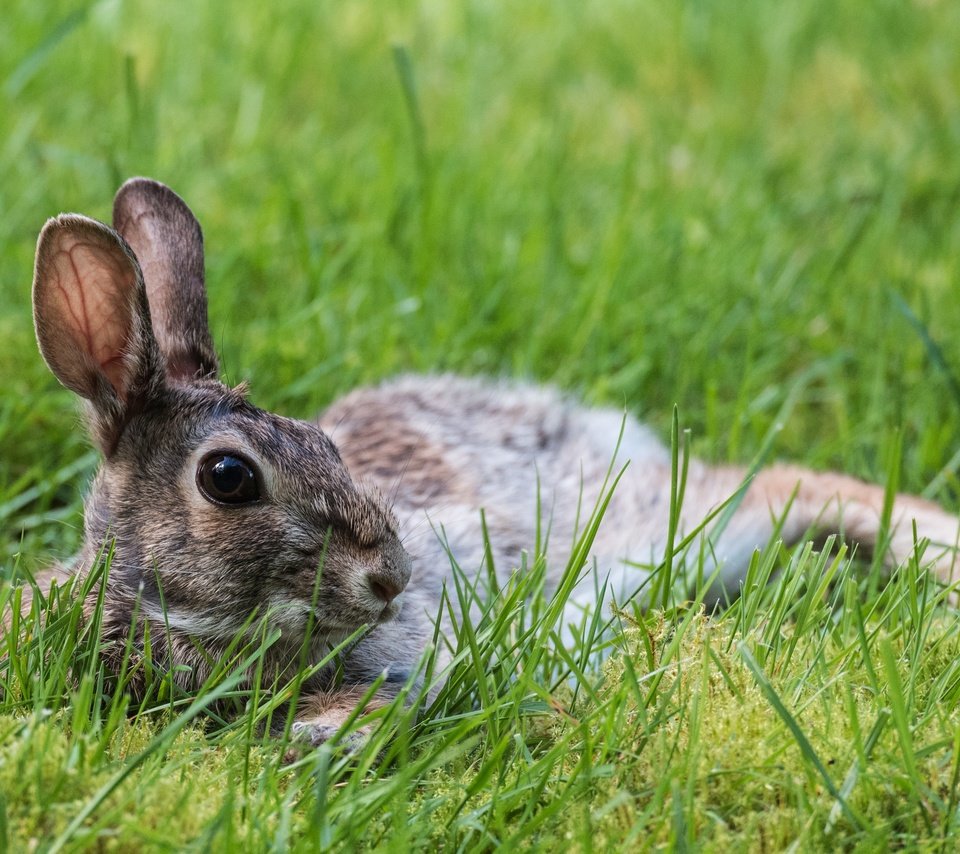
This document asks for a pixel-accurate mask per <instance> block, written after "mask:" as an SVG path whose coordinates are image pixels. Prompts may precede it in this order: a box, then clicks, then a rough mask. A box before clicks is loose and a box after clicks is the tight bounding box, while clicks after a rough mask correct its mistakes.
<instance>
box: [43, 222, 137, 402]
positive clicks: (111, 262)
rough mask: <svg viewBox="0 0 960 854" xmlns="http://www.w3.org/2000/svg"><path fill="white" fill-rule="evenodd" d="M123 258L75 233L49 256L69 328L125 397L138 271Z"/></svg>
mask: <svg viewBox="0 0 960 854" xmlns="http://www.w3.org/2000/svg"><path fill="white" fill-rule="evenodd" d="M125 260H126V259H125V258H123V256H119V255H118V254H117V253H113V252H108V251H105V250H104V248H103V247H102V246H99V245H97V244H96V243H93V242H86V241H84V240H83V238H81V237H78V236H75V235H65V236H64V238H63V239H62V241H61V243H60V246H59V247H58V248H57V250H56V251H55V252H54V253H53V254H52V257H51V258H50V264H51V267H52V270H51V272H52V284H53V290H52V292H51V296H52V297H53V299H54V300H55V301H56V303H57V304H58V305H59V309H60V316H61V317H62V318H63V320H64V326H65V328H66V331H67V332H68V334H69V335H70V337H71V338H73V340H74V342H75V344H76V346H77V347H78V348H79V349H80V350H81V351H82V352H83V353H86V354H87V356H88V357H89V358H90V360H91V361H92V362H94V363H95V364H96V365H97V366H99V368H100V370H101V371H102V372H103V374H104V376H105V377H106V378H107V381H108V382H109V383H110V385H112V386H113V388H114V390H115V391H116V393H117V395H118V396H119V397H120V399H121V400H126V396H127V392H128V390H129V385H130V380H131V378H130V370H129V367H128V365H127V364H126V363H125V361H124V353H125V352H126V347H127V342H128V339H129V337H130V333H131V324H132V323H133V311H132V310H131V305H130V302H131V297H132V295H133V294H134V293H135V285H136V273H135V272H134V270H133V269H132V268H131V266H130V264H129V263H124V261H125Z"/></svg>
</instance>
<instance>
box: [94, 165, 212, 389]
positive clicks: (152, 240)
mask: <svg viewBox="0 0 960 854" xmlns="http://www.w3.org/2000/svg"><path fill="white" fill-rule="evenodd" d="M113 227H114V228H115V229H116V230H117V232H118V233H119V234H120V236H121V237H123V239H124V240H126V241H127V243H129V244H130V247H131V248H132V249H133V251H134V253H135V254H136V256H137V260H138V261H139V262H140V267H141V269H142V270H143V280H144V283H145V285H146V288H147V298H148V300H149V301H150V315H151V317H152V318H153V333H154V335H155V336H156V339H157V343H158V344H159V345H160V350H161V352H162V353H163V356H164V361H165V362H166V374H167V377H168V378H170V379H171V380H174V381H176V380H190V379H194V378H196V377H205V376H216V374H217V372H218V364H217V353H216V350H215V349H214V347H213V338H212V337H211V335H210V329H209V327H208V324H207V293H206V289H205V288H204V284H203V232H202V231H201V230H200V223H199V222H197V219H196V217H195V216H194V215H193V212H192V211H191V210H190V208H189V207H187V204H186V202H184V201H183V199H181V198H180V197H179V196H178V195H177V194H176V193H175V192H173V190H171V189H170V188H169V187H167V186H165V185H163V184H161V183H159V182H157V181H152V180H150V179H149V178H131V179H130V180H129V181H127V182H126V183H125V184H124V185H123V186H122V187H121V188H120V189H119V190H118V191H117V195H116V197H115V198H114V200H113Z"/></svg>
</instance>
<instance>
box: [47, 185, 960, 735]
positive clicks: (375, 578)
mask: <svg viewBox="0 0 960 854" xmlns="http://www.w3.org/2000/svg"><path fill="white" fill-rule="evenodd" d="M203 257H204V256H203V236H202V232H201V229H200V225H199V224H198V222H197V220H196V218H195V217H194V215H193V214H192V212H191V211H190V209H189V208H188V207H187V205H186V204H185V203H184V201H183V200H182V199H181V198H180V197H179V196H178V195H176V194H175V193H174V192H173V191H172V190H170V189H169V188H168V187H166V186H164V185H163V184H160V183H157V182H155V181H152V180H149V179H146V178H133V179H130V180H129V181H127V182H126V183H125V184H124V185H123V186H122V187H121V188H120V189H119V191H118V192H117V195H116V198H115V200H114V206H113V226H112V227H110V226H107V225H104V224H102V223H100V222H97V221H95V220H93V219H89V218H87V217H84V216H80V215H76V214H62V215H60V216H58V217H56V218H54V219H50V220H49V221H48V222H47V223H46V225H45V226H44V228H43V230H42V232H41V233H40V237H39V241H38V245H37V254H36V264H35V274H34V281H33V305H34V320H35V327H36V336H37V340H38V343H39V347H40V351H41V353H42V355H43V358H44V359H45V361H46V363H47V365H48V366H49V368H50V370H51V371H52V372H53V374H54V375H55V376H56V377H57V379H58V380H59V381H60V382H61V383H62V384H63V385H64V386H66V387H67V388H69V389H71V390H72V391H73V392H75V393H76V394H77V395H79V396H80V398H82V400H83V405H84V409H85V414H86V421H87V424H88V426H89V432H90V435H91V436H92V439H93V441H94V443H95V444H96V445H97V447H98V448H99V449H100V451H101V452H102V455H103V460H102V463H101V465H100V468H99V470H98V472H97V474H96V477H95V479H94V481H93V483H92V486H91V487H90V490H89V494H88V497H87V499H86V502H85V511H84V525H85V535H84V543H83V546H82V549H81V551H80V552H79V554H78V556H77V558H76V560H75V561H74V564H73V568H72V569H71V570H68V569H66V568H64V567H53V568H52V569H51V570H49V571H48V572H47V573H46V576H45V577H44V578H43V579H41V581H42V582H43V583H45V584H49V583H51V581H52V580H53V579H61V580H62V579H64V578H65V577H67V576H68V575H69V574H70V573H71V572H73V573H76V574H80V575H81V576H82V575H83V574H84V573H87V572H89V571H90V569H91V567H92V566H93V564H94V562H95V560H96V558H97V555H98V554H100V553H101V552H102V550H104V549H105V548H110V547H112V549H113V558H112V564H111V566H110V571H109V576H108V579H107V582H106V590H105V593H104V602H105V607H104V614H103V622H102V626H101V633H102V638H103V640H104V641H105V642H107V643H106V645H105V649H107V650H110V649H111V644H110V642H111V641H113V642H115V643H114V644H113V648H115V649H117V650H119V651H122V650H123V648H124V642H125V641H126V639H127V637H128V634H129V632H130V628H131V621H133V620H134V619H136V636H135V640H136V641H137V642H139V643H142V641H143V631H144V627H145V626H150V627H151V633H150V638H151V644H152V655H153V656H154V658H157V657H159V658H160V659H163V660H165V661H166V662H167V663H168V664H170V665H177V670H176V677H175V678H176V680H177V681H178V683H179V684H180V686H181V687H182V688H183V689H185V690H187V691H190V690H196V688H197V687H198V686H199V685H200V684H201V683H203V681H204V680H205V679H206V677H207V675H208V674H209V673H210V668H211V662H213V661H216V660H217V658H218V656H219V655H222V654H223V653H224V651H225V649H226V648H227V646H228V645H229V644H230V642H231V641H232V640H233V638H234V636H235V635H236V633H237V632H239V631H241V630H242V629H243V628H244V626H245V625H248V623H249V620H250V618H251V615H256V614H260V615H263V614H265V615H266V618H267V619H268V620H269V622H270V624H271V625H272V626H275V627H277V628H279V629H280V640H279V641H278V643H277V644H275V645H274V646H273V647H272V648H271V649H270V652H269V656H271V658H270V663H269V666H270V667H271V668H273V669H274V671H275V672H277V673H285V672H290V671H291V669H293V668H296V667H297V666H298V663H299V661H300V658H299V650H300V649H301V646H302V645H303V644H306V645H307V648H308V655H309V658H308V663H311V662H315V661H319V660H320V656H322V655H324V654H325V653H326V652H327V651H328V650H329V649H331V647H332V646H333V645H335V644H337V643H340V642H341V641H342V640H343V639H344V638H347V637H349V636H350V635H351V634H352V633H354V632H355V631H356V630H357V629H358V627H361V626H364V625H369V626H371V627H372V628H371V629H370V630H369V632H368V633H367V634H366V635H365V636H363V638H362V639H361V640H360V641H359V642H358V643H356V644H355V646H353V647H352V648H351V649H350V650H349V652H348V653H347V654H346V655H345V658H344V660H343V661H342V663H341V665H340V666H341V668H342V670H341V674H340V676H341V677H342V678H341V679H340V680H339V681H338V682H337V681H335V680H334V679H333V677H332V673H330V672H328V671H327V670H323V671H321V672H320V673H318V674H317V675H316V676H314V677H312V678H310V679H309V680H307V681H306V682H305V684H304V685H303V688H302V699H301V703H300V706H299V708H298V709H297V712H296V720H295V723H294V733H295V735H296V736H297V737H298V738H299V739H301V740H302V741H303V742H304V743H305V744H310V745H319V744H321V743H323V742H324V741H327V740H329V739H332V738H334V737H335V736H336V735H337V733H338V730H339V728H340V727H341V725H342V724H343V723H344V722H345V721H346V720H347V719H348V718H349V717H350V716H352V715H354V713H355V711H356V707H357V704H358V703H359V702H361V700H362V698H365V697H367V695H368V694H369V693H370V692H369V691H368V688H369V686H371V684H372V683H373V682H374V681H375V680H378V679H382V684H381V685H380V687H379V689H378V691H377V692H376V693H375V694H374V695H373V696H372V699H371V700H370V701H369V703H368V706H376V705H378V704H380V703H383V702H386V701H387V700H389V699H390V698H391V697H393V696H395V695H396V693H397V691H398V690H399V686H401V685H403V684H404V683H405V682H407V680H409V679H411V678H416V673H415V670H416V667H417V664H418V662H420V661H421V658H422V655H423V652H424V650H425V648H426V647H427V645H428V644H429V643H430V642H431V641H432V639H433V633H434V620H435V618H436V614H437V612H438V609H439V606H440V601H441V596H442V592H443V587H444V583H445V582H449V580H450V575H451V561H452V560H454V561H456V563H457V564H458V565H459V566H460V567H462V568H463V569H464V570H465V571H467V572H471V571H478V570H479V568H480V567H481V565H483V564H484V562H485V561H486V560H487V559H488V557H487V556H486V554H485V548H484V535H483V523H482V521H481V509H482V510H483V511H484V513H485V524H486V530H487V531H488V533H489V540H490V544H491V548H492V558H493V564H494V566H495V567H496V570H497V572H499V573H500V574H501V575H502V576H504V577H505V576H506V574H507V573H509V571H510V570H511V569H513V568H516V567H517V566H518V565H519V564H520V558H521V551H522V550H523V549H526V548H530V547H532V546H533V544H534V543H535V541H536V536H537V530H538V525H539V524H540V523H541V522H542V524H543V525H544V526H545V527H549V530H550V536H549V548H550V555H549V561H548V565H549V566H550V567H551V569H550V570H548V586H549V585H550V584H552V585H554V586H555V585H556V584H557V581H558V578H557V575H558V573H559V570H560V568H561V567H563V566H564V565H565V563H566V561H567V557H568V555H569V552H570V549H571V546H572V544H573V542H574V540H575V538H576V534H577V530H578V526H580V527H582V525H583V522H584V519H585V516H586V514H587V513H588V512H589V508H591V507H592V506H593V505H594V503H595V502H596V501H597V500H598V499H599V498H600V496H601V490H602V488H603V484H604V482H605V477H606V475H607V473H608V471H609V470H610V467H611V464H612V465H613V467H614V469H615V470H616V469H619V467H621V466H623V465H626V469H625V471H624V473H623V475H622V477H621V479H620V481H619V483H618V485H617V487H616V489H615V490H614V492H613V496H612V499H611V500H610V503H609V505H608V507H607V510H606V513H605V516H604V519H603V522H602V525H601V527H600V529H599V532H598V534H597V536H596V539H595V541H594V543H593V548H592V554H591V556H590V560H589V562H588V564H587V566H586V568H585V570H584V572H583V576H582V578H581V580H580V581H579V583H578V584H577V586H576V587H575V589H574V590H573V593H572V595H571V597H570V601H569V603H568V605H567V608H568V611H567V612H566V613H565V615H564V620H565V621H570V622H573V621H575V620H576V619H577V618H578V614H580V613H590V612H592V611H594V610H595V609H597V608H601V607H604V606H605V603H604V602H601V601H598V599H597V596H598V594H597V591H598V589H603V590H605V591H606V595H607V597H609V598H612V599H617V600H618V601H623V600H624V599H625V598H626V597H629V596H630V595H631V594H632V593H633V592H634V591H635V590H636V589H638V588H639V587H640V586H641V585H642V583H643V581H644V580H645V579H646V578H648V577H649V572H650V571H651V570H650V569H644V568H643V567H645V566H646V567H656V565H657V564H658V563H660V562H661V561H662V560H663V558H664V552H665V549H666V548H667V543H668V515H669V507H670V492H671V458H670V452H669V451H668V450H667V448H666V447H665V446H664V444H663V443H662V442H661V441H660V440H659V439H658V438H657V437H656V436H655V435H654V434H653V433H652V432H651V431H650V430H649V429H647V428H646V427H644V426H642V425H641V424H640V423H638V422H637V421H636V420H634V419H633V418H631V417H629V416H624V413H623V412H622V411H619V410H614V409H595V408H587V407H584V406H582V405H579V404H578V403H576V402H575V401H572V400H570V399H569V398H568V397H566V396H565V395H563V394H562V393H560V392H558V391H557V390H555V389H552V388H547V387H541V386H536V385H531V384H524V383H522V382H509V381H494V380H486V379H469V378H461V377H456V376H450V375H437V376H401V377H399V378H397V379H393V380H390V381H387V382H385V383H383V384H382V385H380V386H378V387H374V388H363V389H359V390H356V391H354V392H352V393H350V394H348V395H347V396H346V397H344V398H342V399H341V400H339V401H337V402H335V403H334V404H333V405H332V406H330V407H329V409H327V411H326V412H324V413H323V414H322V415H321V416H320V417H319V420H318V421H317V422H316V423H312V422H306V421H299V420H293V419H290V418H284V417H282V416H280V415H274V414H272V413H269V412H266V411H263V410H261V409H258V408H257V407H255V406H254V405H253V404H252V403H250V401H249V399H248V395H247V389H246V388H245V387H244V386H242V385H241V386H240V387H236V388H231V387H228V386H227V385H224V384H223V383H221V382H220V380H219V379H218V358H217V354H216V352H215V349H214V346H213V340H212V337H211V334H210V331H209V327H208V324H207V303H206V294H205V289H204V260H203ZM745 484H747V470H746V469H745V468H743V467H738V466H712V465H707V464H705V463H703V462H700V461H698V460H691V461H690V463H689V471H688V475H687V479H686V490H685V498H684V502H683V505H682V511H681V516H680V534H681V535H682V534H683V533H684V532H687V531H693V530H695V529H696V528H697V526H698V525H700V524H701V523H702V521H703V520H704V519H705V518H706V517H707V516H708V515H709V514H710V513H711V512H713V511H715V510H716V508H718V507H720V506H721V505H723V503H724V502H725V501H727V500H728V499H729V498H730V497H731V496H733V495H735V494H737V493H738V491H741V500H740V502H739V504H738V505H737V506H736V509H735V510H734V511H733V513H732V515H731V516H730V518H729V522H728V524H727V525H726V526H725V527H724V528H723V530H722V532H721V533H719V534H718V535H717V536H716V537H714V539H713V540H712V541H710V542H709V544H708V547H707V548H704V549H702V550H701V551H700V552H699V553H700V555H701V559H702V560H704V561H705V562H706V564H707V566H706V572H707V573H710V572H712V571H713V570H714V569H715V570H716V571H717V575H718V577H719V584H720V587H721V588H722V589H726V590H730V591H735V590H736V588H737V585H738V583H739V581H740V580H741V579H742V577H743V574H744V572H745V570H746V567H747V565H748V563H749V560H750V557H751V555H752V553H753V552H754V550H755V549H756V548H757V547H759V546H763V545H764V544H766V543H767V542H768V541H769V540H770V539H771V538H772V537H773V536H774V534H775V533H776V534H778V535H779V537H781V538H782V540H783V542H784V543H786V544H788V545H789V544H794V543H797V542H799V541H801V540H802V539H803V538H805V537H808V536H818V535H826V534H842V535H843V536H845V537H847V538H849V539H850V540H852V541H854V542H856V543H858V544H859V545H860V546H861V547H863V548H865V549H870V548H876V547H880V546H882V545H883V544H882V543H881V542H880V537H881V517H882V516H883V505H884V490H883V489H882V488H880V487H878V486H875V485H870V484H867V483H864V482H862V481H860V480H857V479H855V478H852V477H848V476H845V475H842V474H835V473H818V472H814V471H810V470H807V469H803V468H799V467H796V466H791V465H773V466H771V467H769V468H766V469H763V470H761V471H759V472H758V473H757V474H756V475H755V477H753V478H752V480H750V481H749V483H748V484H747V485H745ZM386 495H389V496H391V498H390V500H387V499H386V498H385V497H384V496H386ZM538 499H539V504H538ZM538 506H540V507H542V508H543V510H542V515H543V517H544V518H543V519H541V520H538V518H537V509H536V508H537V507H538ZM913 523H915V524H916V529H917V531H918V533H919V535H920V537H921V538H924V539H925V540H927V541H929V544H928V545H927V550H926V552H925V553H924V556H923V559H924V562H925V563H926V564H931V565H932V568H933V571H934V572H935V573H936V575H937V577H938V578H939V579H940V580H941V581H942V582H943V583H945V584H949V583H950V582H951V581H952V579H953V571H954V555H955V552H956V548H955V546H956V543H957V537H958V527H960V521H958V519H957V518H956V517H955V516H953V515H951V514H949V513H947V512H945V511H944V510H942V509H940V508H939V507H938V506H936V505H935V504H932V503H930V502H927V501H924V500H921V499H919V498H914V497H910V496H906V495H897V496H896V497H895V500H894V502H893V512H892V520H891V524H890V529H889V532H888V533H889V539H888V540H887V541H886V544H887V545H886V548H887V551H886V556H885V558H886V561H887V563H888V564H890V565H891V566H895V565H897V564H899V563H900V562H902V561H904V560H906V559H907V558H908V557H909V556H910V555H912V554H913V553H914V550H915V545H916V544H915V542H914V533H913ZM778 526H779V528H778ZM679 539H680V537H679V536H678V537H677V541H678V542H679ZM321 564H322V569H321V570H320V571H319V576H318V567H320V566H321ZM604 585H605V586H604ZM90 595H91V597H93V596H95V595H96V594H95V592H94V593H91V594H90ZM311 621H312V624H313V631H312V633H311V634H310V637H309V638H307V637H306V633H307V627H308V625H310V623H311ZM198 647H202V648H204V649H205V650H206V655H204V654H203V653H201V652H199V651H198ZM119 654H120V652H117V653H116V655H117V656H119ZM114 664H116V662H114ZM441 664H442V662H441ZM360 732H361V734H362V732H363V730H362V729H361V730H360Z"/></svg>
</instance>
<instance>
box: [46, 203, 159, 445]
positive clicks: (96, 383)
mask: <svg viewBox="0 0 960 854" xmlns="http://www.w3.org/2000/svg"><path fill="white" fill-rule="evenodd" d="M33 317H34V324H35V326H36V331H37V341H38V342H39V344H40V352H41V353H42V354H43V358H44V359H45V360H46V363H47V364H48V365H49V366H50V370H51V371H53V373H54V374H55V375H56V377H57V379H58V380H60V382H62V383H63V384H64V385H65V386H66V387H67V388H69V389H72V390H73V391H75V392H76V393H77V394H79V395H80V396H82V397H84V398H86V399H87V400H89V401H90V403H91V404H92V407H91V427H92V431H93V434H94V436H95V438H96V439H97V440H98V441H99V443H100V445H101V447H102V448H103V449H104V451H105V452H107V453H109V452H110V451H111V450H112V448H113V447H114V445H115V444H116V440H117V438H118V437H119V435H120V432H121V431H122V429H123V425H124V423H125V421H126V418H127V417H128V415H129V414H130V412H131V411H132V409H134V408H136V407H137V406H139V405H141V404H142V402H143V400H144V399H145V397H146V396H148V395H150V394H152V393H155V392H156V390H157V389H158V387H159V384H162V382H163V371H162V368H161V363H162V360H161V357H160V352H159V350H158V349H157V344H156V341H155V340H154V337H153V333H152V332H151V329H150V309H149V307H148V305H147V298H146V292H145V290H144V286H143V278H142V276H141V273H140V268H139V266H138V265H137V259H136V258H134V256H133V253H132V252H131V251H130V248H129V247H128V246H127V245H126V244H125V243H124V242H123V240H122V239H121V238H120V237H119V235H117V234H116V233H115V232H114V231H113V230H112V229H110V228H108V227H107V226H105V225H103V224H102V223H99V222H96V221H95V220H92V219H88V218H87V217H84V216H78V215H76V214H62V215H61V216H58V217H57V218H56V219H51V220H48V221H47V224H46V225H45V226H44V228H43V231H41V232H40V239H39V240H38V241H37V258H36V265H35V268H34V278H33Z"/></svg>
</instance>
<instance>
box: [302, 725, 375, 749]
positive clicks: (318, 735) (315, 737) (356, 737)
mask: <svg viewBox="0 0 960 854" xmlns="http://www.w3.org/2000/svg"><path fill="white" fill-rule="evenodd" d="M339 733H340V727H339V726H338V725H336V724H333V723H329V722H327V721H324V720H317V721H294V723H293V727H292V728H291V735H292V736H293V739H294V741H296V742H298V743H300V744H305V745H306V744H309V745H310V746H311V747H319V746H320V745H321V744H326V743H327V742H335V743H336V746H337V747H338V748H339V749H340V750H342V751H344V752H345V753H358V752H359V751H360V750H361V749H362V748H363V746H364V745H365V744H366V743H367V739H368V738H369V737H370V727H360V728H358V729H355V730H353V732H350V733H346V734H345V735H344V736H342V737H340V738H338V737H337V736H338V734H339Z"/></svg>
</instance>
